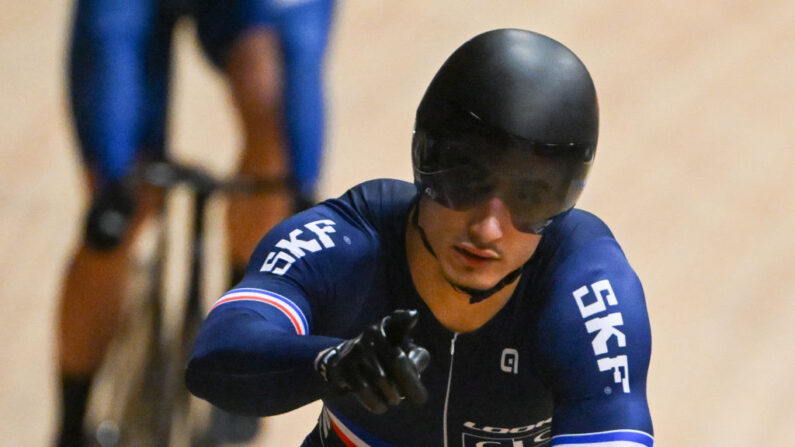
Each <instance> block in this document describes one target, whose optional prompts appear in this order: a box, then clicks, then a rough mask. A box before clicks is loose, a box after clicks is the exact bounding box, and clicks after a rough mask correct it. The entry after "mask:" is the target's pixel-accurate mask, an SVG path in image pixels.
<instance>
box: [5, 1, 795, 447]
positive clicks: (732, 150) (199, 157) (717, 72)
mask: <svg viewBox="0 0 795 447" xmlns="http://www.w3.org/2000/svg"><path fill="white" fill-rule="evenodd" d="M3 3H4V5H3V6H4V7H3V15H2V16H1V17H0V103H1V104H2V107H0V136H1V137H0V182H2V185H1V187H0V222H1V226H0V228H2V230H0V265H2V268H0V306H1V307H0V337H1V338H2V340H3V343H2V344H1V345H0V378H2V379H1V380H0V434H1V436H0V445H2V446H45V445H49V442H50V441H49V437H50V435H51V432H52V430H53V425H54V416H55V408H54V406H53V402H54V399H55V381H54V377H55V376H54V351H53V346H52V343H51V341H52V339H53V331H54V322H55V309H56V296H57V290H58V287H59V281H60V275H61V272H62V271H63V269H64V265H65V262H66V260H67V255H68V253H69V250H70V248H71V247H72V245H73V244H74V242H75V239H76V237H77V235H78V233H79V231H80V225H79V221H80V216H81V211H80V210H81V207H82V206H84V201H85V198H84V195H83V189H82V184H81V176H80V170H79V164H78V158H77V156H76V151H75V150H74V142H73V138H72V134H71V129H70V127H69V124H68V120H67V114H66V106H65V101H64V98H65V95H64V83H63V81H64V74H63V73H64V57H65V51H64V49H65V45H66V36H67V32H68V22H69V20H68V19H69V15H70V12H71V10H70V8H71V5H70V4H69V3H70V2H45V1H43V0H31V1H27V2H10V1H6V2H3ZM337 14H338V15H337V18H338V20H337V24H336V28H335V31H334V36H333V44H332V47H331V52H330V55H329V59H328V63H329V64H328V67H329V71H328V82H329V88H330V90H329V91H330V94H329V102H330V122H329V138H328V152H327V157H326V163H325V169H324V177H323V183H322V194H323V196H324V197H328V196H333V195H337V194H340V193H342V192H343V191H344V190H345V189H346V188H347V187H348V186H351V185H353V184H355V183H357V182H359V181H361V180H365V179H368V178H374V177H397V178H402V179H409V178H410V159H409V140H410V135H411V128H412V119H413V113H414V108H415V107H416V104H417V102H418V101H419V99H420V96H421V95H422V93H423V91H424V88H425V86H426V85H427V83H428V82H429V80H430V79H431V76H432V75H433V73H434V72H435V70H436V69H437V68H438V66H439V65H440V64H441V62H442V61H443V60H444V58H445V57H446V56H447V55H448V54H449V53H450V52H451V51H452V50H453V49H454V48H455V47H457V46H458V45H459V44H460V43H462V42H463V41H464V40H466V39H467V38H469V37H471V36H473V35H474V34H476V33H478V32H481V31H484V30H487V29H491V28H498V27H523V28H529V29H533V30H537V31H540V32H543V33H546V34H548V35H551V36H553V37H555V38H557V39H558V40H561V41H562V42H564V43H566V44H567V45H568V46H570V47H571V48H572V49H574V51H575V52H577V53H578V54H579V55H580V56H581V57H582V59H583V60H584V61H585V63H586V64H587V65H588V66H589V68H590V70H591V72H592V74H593V77H594V79H595V82H596V85H597V90H598V92H599V97H600V104H601V111H602V120H601V122H602V127H601V129H602V130H601V137H600V143H599V151H598V153H597V158H596V165H595V167H594V169H593V171H592V175H591V177H590V181H589V186H588V188H587V189H586V192H585V194H584V195H583V197H582V200H581V202H580V207H582V208H586V209H588V210H591V211H593V212H595V213H597V214H598V215H600V216H602V217H603V218H604V219H605V220H606V221H607V222H608V224H609V225H610V226H611V227H612V229H613V230H614V232H615V234H616V236H617V237H618V239H619V241H620V242H621V243H622V245H623V247H624V249H625V251H626V253H627V254H628V257H629V259H630V261H631V262H632V264H633V265H634V267H635V269H636V270H637V271H638V273H639V275H640V277H641V279H642V280H643V283H644V286H645V290H646V294H647V301H648V306H649V311H650V315H651V322H652V329H653V336H654V347H653V357H652V363H651V369H650V373H649V400H650V404H651V409H652V414H653V417H654V422H655V429H656V438H657V445H660V446H721V447H724V446H748V445H755V446H791V445H795V429H793V426H792V425H791V424H793V421H794V420H795V361H793V358H794V357H795V352H794V351H795V350H794V349H793V347H794V346H795V343H793V340H794V339H795V299H793V298H794V297H793V293H795V292H793V291H795V236H793V234H792V232H793V228H795V199H794V198H793V197H795V181H794V180H793V178H792V174H791V173H792V169H793V167H795V148H794V147H793V145H794V144H795V126H794V125H793V121H795V28H794V27H793V20H795V2H792V1H787V0H768V1H765V2H749V1H744V0H733V1H717V0H708V1H702V2H693V1H685V0H674V1H669V2H657V4H653V5H652V3H651V2H619V1H606V2H592V1H586V0H577V1H571V2H540V1H528V0H517V1H500V2H497V1H488V0H475V1H466V2H459V1H453V0H444V1H442V0H434V1H419V0H404V1H400V2H386V1H367V2H365V1H356V2H354V1H346V2H341V3H340V5H339V8H338V10H337ZM178 46H179V48H178V49H177V51H176V53H177V55H178V58H177V59H178V60H177V64H178V70H177V72H176V76H175V80H176V89H175V91H176V96H175V102H174V111H175V114H174V119H173V122H172V125H173V140H174V144H173V145H174V147H175V148H178V149H177V152H178V153H179V155H180V156H181V157H182V158H183V159H185V160H189V161H195V162H199V163H202V164H204V165H206V166H210V168H211V169H212V170H213V171H215V172H219V173H224V172H228V171H229V169H230V168H231V166H232V163H233V160H234V154H235V152H236V148H237V145H238V142H239V140H238V136H237V134H236V131H235V122H234V118H233V116H232V113H231V111H230V109H229V103H228V100H227V98H226V96H225V95H226V93H225V91H224V88H223V85H222V84H221V81H220V79H219V77H218V76H217V75H216V74H215V73H213V72H212V71H211V70H210V69H209V68H208V64H207V63H206V62H205V61H204V60H202V57H201V56H200V53H199V52H198V51H197V49H196V47H195V43H194V40H193V34H192V29H191V28H190V26H186V27H184V28H183V29H182V33H181V36H180V39H179V41H178ZM216 282H217V281H216ZM314 412H315V408H310V409H308V410H304V411H303V412H298V413H294V414H290V415H287V416H281V417H277V418H273V419H271V420H270V421H269V422H268V424H267V427H268V430H267V434H266V440H264V441H262V443H261V444H262V445H269V446H270V445H273V446H289V445H297V444H298V443H299V440H300V439H301V438H302V437H303V435H304V433H305V432H306V431H307V430H308V427H310V426H311V425H312V424H313V422H314Z"/></svg>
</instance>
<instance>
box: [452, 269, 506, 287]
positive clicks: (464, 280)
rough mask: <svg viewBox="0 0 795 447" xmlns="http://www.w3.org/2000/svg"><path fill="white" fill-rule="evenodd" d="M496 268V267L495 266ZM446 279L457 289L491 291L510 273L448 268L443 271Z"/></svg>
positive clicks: (500, 270) (496, 270)
mask: <svg viewBox="0 0 795 447" xmlns="http://www.w3.org/2000/svg"><path fill="white" fill-rule="evenodd" d="M495 267H496V266H495ZM443 271H444V277H445V279H446V280H447V282H449V283H450V284H452V285H454V286H456V287H459V288H460V287H464V288H468V289H478V290H480V289H483V290H485V289H490V288H492V287H494V286H495V285H496V284H497V283H498V282H500V280H502V278H504V277H505V276H506V275H507V274H508V273H510V272H505V273H503V272H502V269H498V268H481V269H471V268H461V267H456V266H448V268H445V269H443Z"/></svg>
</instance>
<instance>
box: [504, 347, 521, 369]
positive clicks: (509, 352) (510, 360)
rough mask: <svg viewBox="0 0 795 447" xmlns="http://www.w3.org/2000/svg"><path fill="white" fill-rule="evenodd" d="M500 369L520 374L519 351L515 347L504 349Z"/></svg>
mask: <svg viewBox="0 0 795 447" xmlns="http://www.w3.org/2000/svg"><path fill="white" fill-rule="evenodd" d="M500 369H501V370H502V371H503V372H507V373H513V374H519V351H517V350H516V349H513V348H505V349H503V350H502V357H501V358H500Z"/></svg>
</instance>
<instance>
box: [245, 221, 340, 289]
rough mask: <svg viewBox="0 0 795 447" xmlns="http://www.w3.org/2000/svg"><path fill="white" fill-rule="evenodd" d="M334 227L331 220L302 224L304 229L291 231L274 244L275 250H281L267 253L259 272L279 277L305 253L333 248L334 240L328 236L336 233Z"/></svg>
mask: <svg viewBox="0 0 795 447" xmlns="http://www.w3.org/2000/svg"><path fill="white" fill-rule="evenodd" d="M334 225H337V224H336V222H334V221H333V220H330V219H321V220H315V221H312V222H309V223H306V224H304V229H300V228H297V229H295V230H293V231H291V232H290V234H289V235H288V237H287V238H286V239H281V240H279V242H277V243H276V248H280V249H281V250H274V251H271V252H270V253H268V256H266V257H265V262H264V263H263V264H262V267H261V268H260V269H259V271H261V272H270V273H273V274H274V275H280V276H281V275H284V274H285V273H287V271H288V270H290V267H292V266H293V264H294V263H295V262H296V261H297V260H299V259H301V258H303V257H304V256H306V255H307V253H315V252H318V251H320V250H323V249H326V248H331V247H333V246H334V240H332V239H331V238H330V237H329V236H328V235H329V234H331V233H336V232H337V230H336V229H334ZM305 230H309V233H306V232H305ZM307 236H308V237H307Z"/></svg>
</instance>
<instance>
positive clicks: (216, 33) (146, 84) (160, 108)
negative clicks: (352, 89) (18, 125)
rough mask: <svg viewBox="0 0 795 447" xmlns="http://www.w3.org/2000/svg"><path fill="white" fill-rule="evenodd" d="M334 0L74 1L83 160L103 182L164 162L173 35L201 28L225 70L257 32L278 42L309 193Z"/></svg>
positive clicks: (72, 66)
mask: <svg viewBox="0 0 795 447" xmlns="http://www.w3.org/2000/svg"><path fill="white" fill-rule="evenodd" d="M333 5H334V2H333V0H229V1H220V2H219V1H213V0H141V1H126V0H78V1H77V5H76V12H75V17H74V24H73V32H72V41H71V46H70V53H69V93H70V104H71V107H72V114H73V117H74V122H75V127H76V131H77V136H78V139H79V141H80V148H81V151H82V155H83V157H84V158H85V160H86V162H87V163H89V165H90V167H91V168H92V169H93V170H94V172H96V174H97V176H98V180H100V181H108V180H118V179H120V178H122V177H124V176H125V175H127V174H128V173H129V172H130V170H131V168H132V165H133V163H134V162H135V160H136V159H137V158H138V157H139V155H141V154H142V153H143V154H146V155H147V156H148V157H150V158H155V159H160V158H163V156H164V155H165V154H164V153H165V146H166V140H167V122H168V120H167V114H168V100H169V88H170V85H169V83H170V73H171V49H172V40H173V39H172V37H173V31H174V27H175V25H176V23H177V21H178V20H179V19H180V18H181V17H183V16H187V15H189V16H191V17H193V18H194V19H195V22H196V28H197V34H198V37H199V41H200V43H201V46H202V48H203V49H204V51H205V53H206V55H207V56H208V58H209V59H210V60H212V61H213V62H214V63H215V65H216V66H218V67H223V66H224V60H225V57H226V54H227V52H228V50H229V48H230V47H231V45H232V43H233V42H234V41H235V39H237V38H238V37H240V36H241V35H243V34H244V33H246V32H248V31H250V30H251V29H254V28H260V27H268V28H270V29H273V30H274V31H275V33H276V34H277V35H278V37H279V42H280V44H281V50H282V56H283V62H284V80H285V83H284V104H285V114H286V117H285V130H286V134H287V141H288V147H289V149H290V155H291V160H292V167H293V176H294V177H295V179H296V181H297V183H298V185H299V188H300V189H301V190H302V192H303V193H305V194H311V193H312V192H314V189H315V187H316V183H317V178H318V175H319V171H320V163H321V156H322V147H323V141H324V138H325V136H324V128H325V98H324V88H323V59H324V55H325V52H326V47H327V43H328V35H329V30H330V26H331V20H332V13H333Z"/></svg>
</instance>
